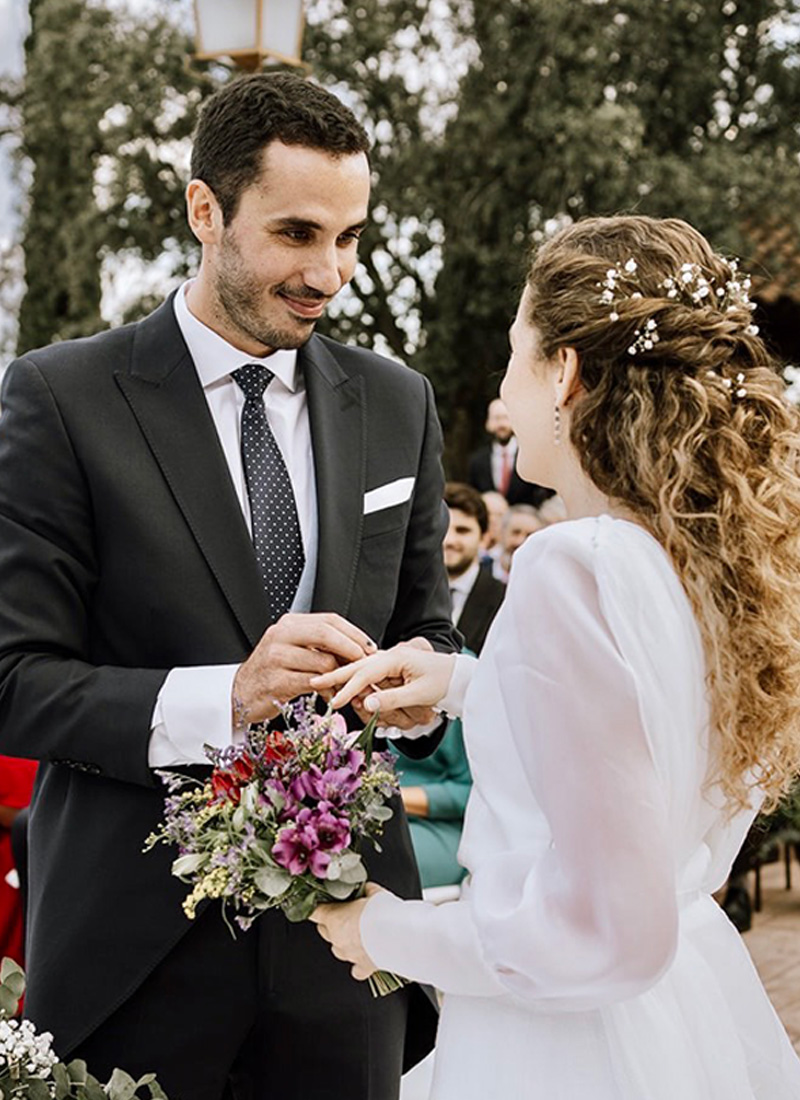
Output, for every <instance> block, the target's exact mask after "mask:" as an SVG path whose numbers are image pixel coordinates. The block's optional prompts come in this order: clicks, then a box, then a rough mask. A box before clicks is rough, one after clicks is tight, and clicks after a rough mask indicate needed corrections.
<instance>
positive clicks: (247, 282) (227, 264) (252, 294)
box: [214, 234, 316, 351]
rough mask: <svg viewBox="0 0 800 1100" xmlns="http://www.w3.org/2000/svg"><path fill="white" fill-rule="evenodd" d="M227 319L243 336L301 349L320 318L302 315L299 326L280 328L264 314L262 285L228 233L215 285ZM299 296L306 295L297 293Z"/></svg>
mask: <svg viewBox="0 0 800 1100" xmlns="http://www.w3.org/2000/svg"><path fill="white" fill-rule="evenodd" d="M214 289H215V291H216V298H217V302H218V303H219V307H220V309H221V311H222V314H223V320H224V321H226V322H227V324H228V325H229V326H230V327H231V328H233V329H234V330H235V331H236V332H238V333H239V334H240V335H242V336H245V337H247V338H248V339H250V340H254V341H255V342H256V343H258V344H261V345H263V346H264V347H266V348H270V349H272V350H273V351H274V350H277V349H278V348H286V349H293V348H301V347H302V346H303V344H305V343H306V342H307V341H308V340H309V338H310V337H311V336H312V335H313V332H314V325H315V324H316V318H308V319H305V318H301V317H299V318H298V319H297V321H296V325H297V328H295V329H289V328H276V327H275V326H274V325H271V324H270V323H269V321H267V320H266V318H265V317H264V316H263V304H262V303H263V293H264V288H263V286H262V284H261V283H260V282H259V281H258V280H257V279H256V278H255V277H254V276H253V275H250V274H249V273H248V272H247V271H246V269H245V267H244V263H243V262H242V255H241V252H240V250H239V248H238V246H237V244H236V242H235V241H234V240H233V239H232V238H231V236H230V234H226V237H225V239H224V241H223V244H222V248H221V251H220V263H219V267H218V270H217V273H216V279H215V284H214ZM296 296H297V297H302V295H301V294H297V295H296Z"/></svg>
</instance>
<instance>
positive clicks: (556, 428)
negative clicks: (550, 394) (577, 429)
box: [553, 405, 561, 447]
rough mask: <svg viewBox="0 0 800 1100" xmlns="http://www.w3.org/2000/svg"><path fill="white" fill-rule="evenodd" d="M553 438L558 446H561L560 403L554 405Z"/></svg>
mask: <svg viewBox="0 0 800 1100" xmlns="http://www.w3.org/2000/svg"><path fill="white" fill-rule="evenodd" d="M553 439H554V441H555V445H556V447H560V446H561V409H559V407H558V405H554V406H553Z"/></svg>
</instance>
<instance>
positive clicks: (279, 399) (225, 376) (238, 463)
mask: <svg viewBox="0 0 800 1100" xmlns="http://www.w3.org/2000/svg"><path fill="white" fill-rule="evenodd" d="M189 285H190V283H185V284H184V285H183V286H182V287H181V288H180V289H179V291H178V293H177V294H176V295H175V298H174V308H175V318H176V320H177V322H178V325H179V327H180V330H181V333H182V334H183V338H184V340H185V341H186V344H187V346H188V348H189V352H190V354H191V356H192V359H193V361H194V365H195V369H196V371H197V376H198V378H199V379H200V384H201V385H202V387H203V393H204V394H205V397H206V401H207V402H208V408H209V411H210V412H211V416H212V419H213V421H214V426H215V428H216V429H217V433H218V435H219V440H220V443H221V445H222V450H223V452H224V454H225V460H226V462H227V464H228V469H229V470H230V475H231V480H232V482H233V487H234V489H235V490H236V495H237V497H238V499H239V504H240V505H241V508H242V512H243V514H244V517H245V521H246V523H247V525H248V528H249V527H250V502H249V498H248V495H247V483H246V481H245V474H244V467H243V465H242V454H241V420H242V408H243V406H244V394H243V392H242V390H241V389H240V388H239V386H238V385H237V384H236V382H235V381H234V380H233V378H232V377H231V374H232V372H233V371H235V370H237V369H238V368H239V367H242V366H244V365H245V364H246V363H252V362H254V361H259V360H254V357H253V356H252V355H247V354H246V353H245V352H243V351H241V350H240V349H239V348H235V347H234V346H233V345H232V344H229V343H228V342H227V341H226V340H223V338H222V337H221V336H219V335H218V334H217V333H216V332H214V331H213V330H212V329H210V328H208V327H207V326H206V325H204V324H203V323H202V321H199V320H198V319H197V318H196V317H195V316H194V315H193V314H192V313H191V311H190V309H189V307H188V305H187V303H186V297H185V295H186V290H187V288H188V287H189ZM260 361H261V362H264V363H265V365H266V366H268V367H269V369H270V370H271V371H272V372H273V374H274V375H275V377H274V379H273V380H272V382H271V383H270V384H269V386H268V387H267V389H266V390H265V391H264V407H265V409H266V411H267V418H268V420H269V425H270V428H271V429H272V434H273V435H274V437H275V441H276V443H277V444H278V447H279V448H280V451H281V454H282V455H283V460H284V462H285V463H286V468H287V470H288V471H289V477H290V478H291V481H292V487H293V488H294V496H295V502H296V504H297V514H298V518H299V521H300V531H301V534H302V538H303V549H304V551H305V559H306V560H305V567H304V569H303V573H302V576H301V578H300V583H299V585H298V588H297V593H296V595H295V598H294V602H293V603H292V611H310V609H311V601H312V597H313V592H314V581H315V578H316V573H317V551H318V527H317V492H316V480H315V477H314V456H313V451H312V446H311V428H310V425H309V418H308V402H307V399H306V391H305V383H304V380H303V377H302V373H301V372H300V371H299V370H298V369H297V352H296V351H294V350H292V351H284V350H278V351H275V352H273V353H272V354H271V355H270V356H268V357H266V358H265V359H263V360H260ZM238 667H239V666H238V665H214V666H209V667H202V668H174V669H172V670H171V671H170V673H169V675H168V676H167V678H166V680H165V681H164V684H163V686H162V688H161V691H160V692H159V695H158V699H157V701H156V706H155V710H154V712H153V719H152V733H151V737H150V745H149V751H148V762H149V764H150V766H151V767H157V768H163V767H169V766H172V765H175V764H191V763H198V764H200V763H205V762H206V756H205V753H204V751H203V745H204V744H211V745H215V746H217V747H218V748H222V747H223V746H225V745H229V744H230V743H231V739H232V730H231V688H232V686H233V678H234V676H235V674H236V670H237V668H238Z"/></svg>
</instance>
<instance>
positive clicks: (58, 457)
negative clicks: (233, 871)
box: [0, 359, 168, 786]
mask: <svg viewBox="0 0 800 1100" xmlns="http://www.w3.org/2000/svg"><path fill="white" fill-rule="evenodd" d="M2 404H3V413H2V417H1V418H0V593H1V595H0V751H2V752H3V753H6V754H8V755H10V756H19V757H27V758H31V759H35V760H41V761H49V762H51V763H60V764H64V765H68V766H71V767H74V768H76V769H77V770H80V771H84V772H88V773H91V774H97V775H104V776H108V777H110V778H114V779H120V780H125V781H128V782H134V783H142V784H146V785H148V786H150V785H153V783H154V780H153V777H152V773H151V772H150V769H149V767H148V762H147V750H148V741H149V736H150V725H151V720H152V715H153V709H154V705H155V701H156V698H157V696H158V692H159V689H160V687H161V684H162V682H163V681H164V679H165V677H166V675H167V671H168V670H166V669H132V668H118V667H110V666H100V667H98V666H96V665H94V664H93V663H92V660H91V653H90V641H89V637H90V631H89V624H90V613H91V601H92V595H93V591H94V588H95V586H96V584H97V579H98V569H99V564H98V557H97V546H96V538H97V535H96V532H95V531H94V527H93V517H92V502H91V494H90V489H89V484H88V481H87V479H86V476H85V473H84V471H83V470H82V469H81V466H80V463H79V460H78V457H77V455H76V453H75V450H74V448H73V445H72V442H71V440H70V437H69V433H68V431H67V427H66V425H65V423H64V420H63V418H62V416H61V413H60V410H59V408H58V405H57V402H56V400H55V397H54V395H53V393H52V391H51V389H50V387H49V385H48V384H47V381H46V379H45V378H44V377H43V375H42V374H41V372H40V371H39V370H38V368H37V367H36V366H35V365H34V364H33V363H31V362H30V361H28V360H25V359H20V360H17V361H16V362H15V363H12V365H11V366H10V367H9V369H8V372H7V374H6V378H5V382H4V386H3V395H2Z"/></svg>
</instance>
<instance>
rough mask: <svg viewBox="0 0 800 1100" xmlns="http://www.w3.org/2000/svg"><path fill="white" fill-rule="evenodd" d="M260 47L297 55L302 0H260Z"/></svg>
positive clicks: (301, 21)
mask: <svg viewBox="0 0 800 1100" xmlns="http://www.w3.org/2000/svg"><path fill="white" fill-rule="evenodd" d="M260 3H261V49H262V50H263V51H265V52H268V53H277V54H281V55H282V56H283V57H297V56H298V52H299V48H300V35H301V32H302V29H303V0H260Z"/></svg>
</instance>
